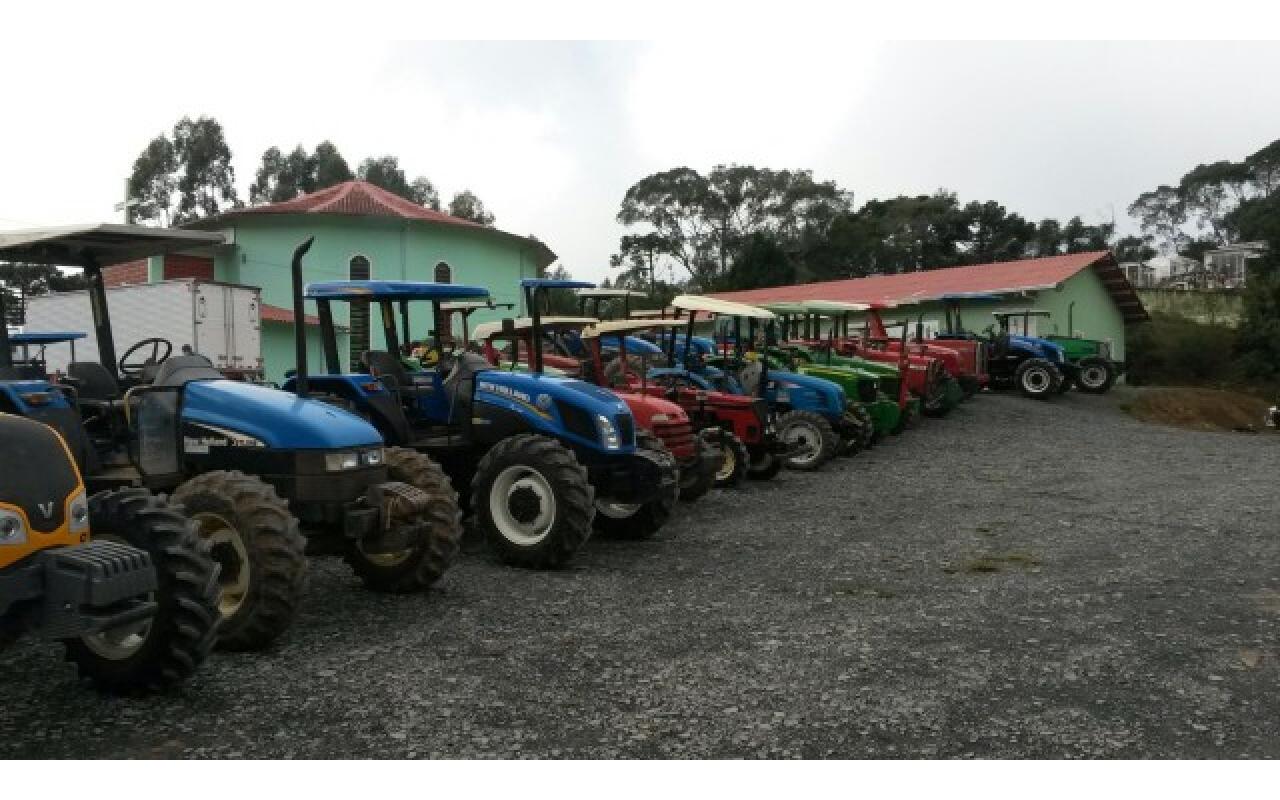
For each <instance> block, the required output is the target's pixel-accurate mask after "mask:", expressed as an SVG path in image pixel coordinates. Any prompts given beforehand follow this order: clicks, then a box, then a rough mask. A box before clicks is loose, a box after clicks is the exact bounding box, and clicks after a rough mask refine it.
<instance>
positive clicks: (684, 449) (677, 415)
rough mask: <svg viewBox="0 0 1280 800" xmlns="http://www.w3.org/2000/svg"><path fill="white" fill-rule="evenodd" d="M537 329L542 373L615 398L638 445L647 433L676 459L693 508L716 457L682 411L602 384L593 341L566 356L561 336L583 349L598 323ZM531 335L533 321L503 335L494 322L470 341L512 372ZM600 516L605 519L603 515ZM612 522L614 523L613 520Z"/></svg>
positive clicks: (570, 320)
mask: <svg viewBox="0 0 1280 800" xmlns="http://www.w3.org/2000/svg"><path fill="white" fill-rule="evenodd" d="M540 323H541V329H542V331H543V332H544V333H546V334H548V339H549V340H544V341H543V342H541V343H539V344H540V347H541V349H542V351H543V353H542V367H543V369H544V370H547V371H552V370H554V371H556V372H558V373H562V374H564V375H565V376H568V377H576V378H579V379H581V380H584V381H586V382H587V383H593V384H595V385H597V386H600V387H602V388H606V389H609V390H610V391H612V392H613V393H614V394H616V395H617V396H618V398H619V399H620V400H622V402H624V403H626V404H627V408H629V409H630V410H631V415H632V416H633V417H635V420H636V427H637V429H638V431H637V439H639V438H640V437H641V436H643V435H645V434H644V432H646V431H647V432H648V433H649V434H651V435H652V436H654V437H656V438H657V439H660V440H661V441H662V444H663V445H664V446H665V447H666V449H667V450H668V451H670V453H671V455H672V456H673V457H675V459H676V462H677V463H678V464H679V466H680V499H681V500H683V501H685V502H693V501H694V500H697V499H698V498H699V497H702V496H703V495H704V494H706V493H707V492H708V491H709V490H710V489H711V487H712V486H713V485H714V483H715V477H716V470H717V468H718V466H719V464H720V461H721V454H720V452H719V450H718V449H716V448H714V447H712V446H710V445H709V444H708V443H707V442H706V441H704V440H703V439H702V438H700V437H698V436H695V435H694V430H693V425H692V422H691V420H690V419H689V415H688V414H686V413H685V412H684V409H682V408H681V407H680V406H679V405H676V404H675V403H672V402H670V401H669V400H667V399H665V398H663V397H662V396H661V395H659V396H653V395H650V394H648V393H645V392H641V391H637V390H635V389H630V388H626V387H625V385H623V384H620V383H619V384H616V385H615V384H612V383H610V381H608V380H606V377H605V376H606V370H605V365H604V356H603V355H602V353H601V349H600V346H599V344H600V343H599V340H598V339H597V340H593V341H592V343H591V345H589V346H587V347H586V354H585V355H586V357H585V358H583V357H579V356H575V355H570V354H569V353H570V350H569V349H567V348H565V347H564V344H563V339H564V337H565V335H566V334H570V335H573V336H574V338H580V339H581V341H582V342H583V343H584V344H586V343H587V342H588V340H587V338H586V337H585V336H582V337H577V334H578V333H579V332H580V331H582V329H584V328H587V327H589V326H592V325H594V324H596V323H597V320H596V319H594V318H593V317H542V318H541V320H540ZM532 335H533V324H532V320H531V319H529V318H528V317H524V318H521V319H517V320H514V323H513V327H510V328H505V329H504V328H503V326H502V324H501V323H497V322H489V323H483V324H481V325H477V326H476V329H475V334H474V338H475V340H476V341H478V342H480V343H481V346H482V347H483V350H484V356H485V359H486V360H487V361H489V363H491V364H493V365H495V366H499V367H507V368H511V369H528V368H529V361H530V356H531V354H532V349H531V348H532V347H533V341H532ZM504 339H505V340H508V341H510V347H511V350H510V351H509V352H505V353H504V352H503V351H502V350H500V349H499V348H498V347H497V346H496V345H495V344H494V342H495V340H504ZM521 345H523V346H521ZM504 349H505V348H504ZM623 363H625V355H624V362H623ZM605 516H606V517H608V516H609V515H608V514H607V513H606V514H605ZM604 521H605V520H601V522H604ZM612 521H613V522H615V523H616V522H617V520H616V519H614V520H612Z"/></svg>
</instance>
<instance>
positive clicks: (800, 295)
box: [712, 250, 1147, 322]
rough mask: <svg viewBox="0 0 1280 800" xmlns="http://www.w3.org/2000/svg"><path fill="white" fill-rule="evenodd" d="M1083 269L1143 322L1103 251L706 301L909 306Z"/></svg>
mask: <svg viewBox="0 0 1280 800" xmlns="http://www.w3.org/2000/svg"><path fill="white" fill-rule="evenodd" d="M1089 267H1092V268H1093V269H1094V271H1095V272H1097V274H1098V277H1099V278H1100V279H1101V280H1102V283H1103V285H1104V286H1105V287H1106V288H1107V291H1108V292H1110V294H1111V296H1112V298H1113V299H1114V300H1115V301H1116V305H1117V306H1118V307H1119V308H1120V312H1121V313H1122V314H1123V315H1124V319H1125V322H1141V321H1143V320H1145V319H1147V312H1146V309H1144V308H1143V307H1142V301H1141V300H1139V299H1138V295H1137V293H1136V292H1134V291H1133V287H1132V286H1130V285H1129V281H1128V280H1127V279H1126V278H1125V276H1124V272H1123V271H1122V270H1121V269H1120V268H1119V266H1118V265H1117V264H1116V260H1115V258H1114V257H1113V256H1112V255H1111V253H1109V252H1107V251H1106V250H1100V251H1096V252H1091V253H1072V254H1070V255H1063V256H1050V257H1048V258H1030V259H1023V260H1021V261H1001V262H997V263H994V264H974V265H971V266H967V267H946V268H943V269H926V270H921V271H919V272H903V273H900V274H897V275H873V276H871V277H868V278H849V279H846V280H837V281H821V282H819V283H801V284H794V285H791V286H775V287H771V288H767V289H745V290H742V291H736V292H720V293H717V294H713V295H712V296H713V297H719V298H722V299H724V300H734V301H737V302H740V303H763V302H770V301H773V302H784V301H795V300H838V301H842V302H846V303H874V302H881V303H898V304H909V303H919V302H923V301H926V300H931V299H935V298H938V297H941V296H942V295H945V294H959V293H962V292H990V293H993V294H1000V293H1005V292H1022V291H1034V290H1037V289H1049V288H1052V287H1054V286H1057V285H1058V284H1060V283H1062V282H1063V281H1065V280H1067V279H1068V278H1070V277H1071V276H1073V275H1075V274H1076V273H1077V272H1079V271H1080V270H1082V269H1086V268H1089Z"/></svg>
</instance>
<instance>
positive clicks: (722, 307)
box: [671, 294, 774, 319]
mask: <svg viewBox="0 0 1280 800" xmlns="http://www.w3.org/2000/svg"><path fill="white" fill-rule="evenodd" d="M671 305H672V306H674V307H675V308H679V309H683V310H685V311H705V312H707V313H708V314H724V315H727V316H731V317H754V318H755V319H773V318H774V313H773V312H772V311H767V310H765V309H763V308H757V307H756V306H747V305H743V304H742V303H733V302H730V301H728V300H717V299H716V298H714V297H701V296H695V295H691V294H682V295H680V296H679V297H677V298H676V299H675V300H672V301H671Z"/></svg>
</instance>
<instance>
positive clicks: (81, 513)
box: [67, 489, 89, 533]
mask: <svg viewBox="0 0 1280 800" xmlns="http://www.w3.org/2000/svg"><path fill="white" fill-rule="evenodd" d="M67 510H68V517H69V521H70V527H71V532H72V533H85V532H87V531H88V530H89V500H88V498H86V497H85V494H84V490H83V489H81V490H80V493H79V494H77V495H76V496H75V497H74V498H72V500H71V505H70V506H68V509H67Z"/></svg>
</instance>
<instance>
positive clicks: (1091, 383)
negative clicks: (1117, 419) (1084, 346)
mask: <svg viewBox="0 0 1280 800" xmlns="http://www.w3.org/2000/svg"><path fill="white" fill-rule="evenodd" d="M1075 382H1076V388H1077V389H1079V390H1080V391H1082V392H1085V393H1086V394H1106V393H1107V392H1109V391H1111V386H1112V385H1113V384H1114V383H1115V382H1116V370H1115V367H1113V366H1112V365H1111V362H1110V361H1107V360H1106V359H1105V358H1098V357H1097V356H1089V357H1088V358H1082V359H1080V366H1079V369H1078V370H1077V371H1076V381H1075Z"/></svg>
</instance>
